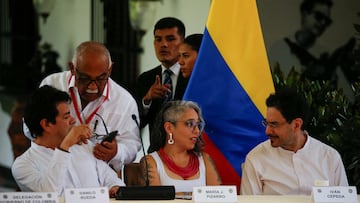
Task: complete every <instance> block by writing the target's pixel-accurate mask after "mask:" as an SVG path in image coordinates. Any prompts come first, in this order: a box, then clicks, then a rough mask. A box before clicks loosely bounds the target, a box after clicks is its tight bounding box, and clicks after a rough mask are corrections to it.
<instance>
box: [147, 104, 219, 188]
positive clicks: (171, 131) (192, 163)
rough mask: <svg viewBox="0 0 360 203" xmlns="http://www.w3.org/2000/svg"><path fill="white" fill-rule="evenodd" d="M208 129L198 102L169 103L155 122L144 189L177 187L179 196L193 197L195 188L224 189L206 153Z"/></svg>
mask: <svg viewBox="0 0 360 203" xmlns="http://www.w3.org/2000/svg"><path fill="white" fill-rule="evenodd" d="M204 126H205V122H204V119H203V118H202V115H201V109H200V108H199V106H198V105H197V104H196V103H195V102H192V101H171V102H168V103H166V104H165V105H164V106H163V107H162V109H161V111H160V112H159V114H158V115H157V118H156V121H155V126H154V128H153V132H152V134H151V136H152V139H151V140H152V142H151V143H150V147H149V150H148V153H150V154H149V155H146V156H145V157H143V158H142V159H141V161H140V164H141V169H142V172H143V176H142V178H143V183H144V185H174V186H175V192H176V194H177V195H190V194H191V192H192V190H193V187H195V186H205V185H220V184H221V179H220V176H219V174H218V172H217V170H216V167H215V164H214V163H213V161H212V159H211V157H210V156H209V155H208V154H207V153H205V152H202V148H203V146H204V143H203V140H202V137H201V133H202V131H203V129H204ZM145 159H146V161H145Z"/></svg>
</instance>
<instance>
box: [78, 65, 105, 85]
mask: <svg viewBox="0 0 360 203" xmlns="http://www.w3.org/2000/svg"><path fill="white" fill-rule="evenodd" d="M75 72H76V80H77V81H78V83H79V84H80V85H84V86H86V87H87V86H89V85H90V84H91V83H92V82H94V83H95V84H96V86H98V87H99V86H104V85H105V84H106V82H107V81H108V79H109V76H108V73H103V74H102V75H101V76H99V77H97V78H96V79H91V78H89V77H88V76H85V74H84V73H81V72H80V71H78V70H77V68H75Z"/></svg>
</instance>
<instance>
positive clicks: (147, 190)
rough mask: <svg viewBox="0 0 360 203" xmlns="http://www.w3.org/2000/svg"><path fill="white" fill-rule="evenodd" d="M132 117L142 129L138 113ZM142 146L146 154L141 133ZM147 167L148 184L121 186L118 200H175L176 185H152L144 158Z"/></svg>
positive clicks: (117, 195)
mask: <svg viewBox="0 0 360 203" xmlns="http://www.w3.org/2000/svg"><path fill="white" fill-rule="evenodd" d="M131 118H132V119H133V120H134V122H135V123H136V125H137V127H138V128H139V129H140V125H139V122H138V121H137V118H136V115H135V114H132V115H131ZM140 141H141V147H142V151H143V154H144V156H145V155H146V154H145V147H144V143H143V140H142V137H141V135H140ZM144 161H145V167H146V180H145V183H146V186H127V187H120V188H119V190H118V191H117V192H116V197H115V199H116V200H173V199H175V187H174V186H173V185H162V186H150V183H149V170H148V169H149V168H148V162H147V159H146V158H145V159H144Z"/></svg>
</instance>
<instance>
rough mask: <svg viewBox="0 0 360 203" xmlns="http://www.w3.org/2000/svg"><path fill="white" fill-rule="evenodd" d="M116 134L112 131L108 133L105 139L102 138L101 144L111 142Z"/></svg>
mask: <svg viewBox="0 0 360 203" xmlns="http://www.w3.org/2000/svg"><path fill="white" fill-rule="evenodd" d="M117 134H118V131H117V130H115V131H112V132H110V133H109V135H107V136H106V137H104V139H103V140H102V141H101V142H104V141H107V142H112V141H113V139H114V138H115V137H116V135H117Z"/></svg>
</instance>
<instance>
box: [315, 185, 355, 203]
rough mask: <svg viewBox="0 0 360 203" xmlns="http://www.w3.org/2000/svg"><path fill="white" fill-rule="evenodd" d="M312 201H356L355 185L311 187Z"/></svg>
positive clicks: (353, 202) (328, 202) (352, 202)
mask: <svg viewBox="0 0 360 203" xmlns="http://www.w3.org/2000/svg"><path fill="white" fill-rule="evenodd" d="M312 193H313V194H312V201H313V202H316V203H317V202H327V203H330V202H346V203H357V202H358V199H357V192H356V187H353V186H350V187H347V186H331V187H313V191H312Z"/></svg>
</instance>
